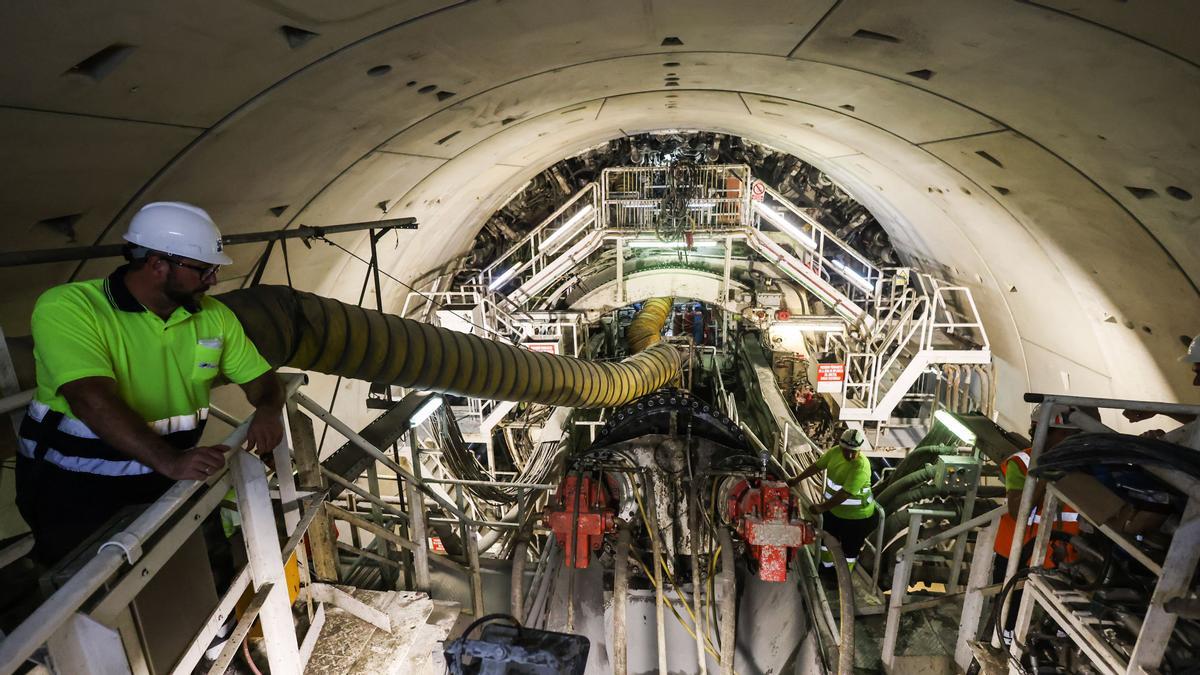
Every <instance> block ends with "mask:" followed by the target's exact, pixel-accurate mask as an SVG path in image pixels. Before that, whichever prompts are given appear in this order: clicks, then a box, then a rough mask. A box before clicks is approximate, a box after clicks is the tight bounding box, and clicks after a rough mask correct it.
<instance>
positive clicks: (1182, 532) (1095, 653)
mask: <svg viewBox="0 0 1200 675" xmlns="http://www.w3.org/2000/svg"><path fill="white" fill-rule="evenodd" d="M1025 399H1026V401H1028V402H1031V403H1044V404H1045V405H1043V406H1042V415H1041V419H1039V423H1038V431H1037V433H1036V434H1035V436H1034V442H1033V447H1032V449H1031V452H1030V454H1031V456H1032V460H1031V466H1037V461H1038V458H1039V456H1040V453H1041V450H1042V448H1043V447H1044V446H1045V440H1046V439H1045V436H1046V432H1045V429H1046V427H1047V426H1048V424H1047V423H1048V421H1049V415H1050V413H1051V412H1052V408H1053V404H1055V403H1060V404H1064V405H1069V406H1094V407H1097V408H1113V409H1119V410H1140V411H1148V412H1156V413H1161V414H1172V413H1174V414H1191V415H1198V414H1200V406H1196V405H1185V404H1175V403H1158V402H1152V401H1133V400H1123V399H1112V398H1090V397H1083V396H1065V395H1057V394H1054V395H1041V394H1026V396H1025ZM1197 424H1198V423H1197V422H1195V421H1193V422H1191V423H1190V425H1197ZM1085 425H1086V427H1087V428H1092V429H1093V430H1096V431H1101V430H1107V431H1111V430H1110V429H1107V427H1104V426H1103V425H1102V424H1100V423H1099V422H1096V423H1094V424H1090V423H1086V421H1085ZM1190 425H1188V426H1190ZM1197 429H1200V427H1197ZM1183 431H1184V432H1185V434H1184V436H1185V437H1184V438H1183V439H1181V440H1182V441H1183V442H1184V443H1189V444H1190V445H1189V447H1192V446H1194V445H1196V442H1197V441H1198V440H1200V439H1197V433H1196V430H1195V429H1187V428H1186V427H1185V428H1184V430H1183ZM1189 431H1191V433H1190V434H1189V433H1186V432H1189ZM1193 449H1200V448H1197V447H1193ZM1147 471H1149V472H1150V473H1152V474H1154V475H1155V476H1157V477H1158V478H1160V479H1162V480H1163V481H1164V482H1166V483H1168V484H1170V485H1171V486H1172V487H1174V488H1176V489H1178V490H1179V491H1181V492H1183V493H1184V494H1185V495H1187V503H1186V505H1185V507H1184V512H1183V517H1182V518H1181V520H1180V523H1179V527H1178V528H1177V529H1176V531H1175V533H1174V535H1173V536H1172V538H1171V544H1170V546H1169V548H1168V549H1167V554H1166V557H1165V558H1164V559H1163V563H1162V565H1161V567H1160V566H1158V565H1157V564H1156V563H1154V561H1152V560H1149V559H1148V558H1146V557H1145V555H1144V554H1141V552H1140V551H1129V549H1130V548H1131V544H1130V542H1128V541H1127V540H1125V538H1124V536H1123V535H1121V534H1120V533H1117V532H1116V531H1114V530H1113V529H1112V528H1111V527H1108V526H1107V525H1097V530H1098V531H1100V532H1101V533H1103V534H1105V535H1106V536H1107V537H1109V538H1110V539H1112V540H1113V542H1114V543H1116V544H1117V545H1119V546H1121V547H1122V548H1123V549H1125V550H1127V551H1128V552H1129V553H1130V554H1131V555H1132V557H1134V558H1135V559H1137V560H1138V561H1139V562H1140V563H1141V564H1142V565H1144V566H1145V567H1146V568H1147V569H1149V570H1150V571H1151V572H1152V573H1154V574H1156V575H1157V576H1158V577H1159V579H1158V583H1157V584H1156V585H1155V588H1154V592H1153V593H1152V595H1151V598H1150V606H1149V608H1148V609H1147V611H1146V614H1145V616H1144V617H1143V619H1142V628H1141V631H1140V632H1139V634H1138V639H1137V642H1136V643H1135V644H1134V648H1133V652H1132V654H1131V656H1130V658H1129V659H1128V661H1125V660H1124V659H1123V658H1121V657H1120V656H1119V655H1117V654H1115V652H1113V651H1112V649H1111V647H1109V646H1108V644H1107V643H1106V642H1105V641H1104V640H1103V639H1101V638H1100V637H1099V636H1097V635H1096V634H1095V633H1094V632H1093V631H1092V630H1091V629H1090V628H1089V627H1088V626H1087V624H1086V623H1085V622H1084V621H1082V620H1080V618H1079V617H1078V616H1077V612H1075V611H1073V610H1072V609H1071V607H1070V606H1069V605H1068V604H1067V603H1065V602H1063V600H1062V595H1061V593H1059V592H1057V591H1055V590H1054V589H1053V588H1051V587H1050V586H1049V585H1048V584H1047V583H1046V582H1045V581H1043V580H1042V579H1039V578H1037V577H1036V576H1033V577H1031V578H1030V581H1029V583H1027V584H1026V589H1029V590H1032V591H1033V592H1032V593H1030V592H1027V593H1025V595H1024V596H1023V597H1022V600H1021V606H1020V608H1019V610H1018V614H1017V623H1016V630H1015V631H1014V639H1013V643H1012V645H1011V647H1010V648H1009V652H1010V655H1011V656H1012V661H1017V662H1019V658H1020V656H1021V655H1022V653H1023V652H1024V650H1025V648H1026V645H1027V641H1028V635H1029V627H1030V621H1031V619H1032V617H1033V609H1034V606H1035V605H1041V606H1042V607H1043V608H1044V609H1046V610H1047V611H1049V612H1050V614H1051V615H1052V616H1054V618H1055V619H1056V622H1057V623H1059V627H1060V628H1061V629H1062V630H1064V631H1065V632H1067V634H1068V636H1069V637H1070V638H1071V639H1072V640H1073V641H1074V642H1075V643H1076V645H1078V646H1079V647H1080V648H1081V649H1083V650H1084V652H1085V653H1087V654H1088V656H1089V658H1091V659H1092V660H1093V662H1094V664H1095V665H1097V666H1098V667H1100V668H1102V669H1104V670H1107V671H1110V672H1115V673H1120V672H1124V673H1127V674H1130V675H1132V674H1135V673H1146V672H1154V671H1156V670H1158V668H1159V666H1160V664H1161V662H1162V658H1163V656H1164V655H1165V653H1166V648H1167V643H1168V641H1169V640H1170V637H1171V633H1172V631H1173V629H1174V627H1175V620H1176V616H1175V614H1174V613H1172V612H1169V611H1167V610H1166V604H1167V603H1168V602H1169V601H1171V600H1173V599H1176V598H1181V597H1186V596H1187V594H1188V593H1189V590H1190V584H1191V580H1192V579H1193V577H1194V575H1195V573H1196V569H1197V566H1198V564H1200V480H1197V479H1196V478H1194V477H1192V476H1190V475H1188V474H1185V473H1183V472H1180V471H1175V470H1173V469H1167V468H1161V467H1147ZM1035 483H1036V481H1032V480H1030V481H1026V482H1025V489H1024V491H1023V492H1022V495H1021V508H1020V511H1019V513H1018V517H1017V519H1016V521H1017V522H1016V524H1017V528H1016V531H1015V532H1014V534H1013V551H1011V552H1010V558H1009V565H1008V570H1007V574H1006V575H1005V582H1006V583H1007V581H1008V580H1009V578H1011V576H1012V574H1013V572H1014V571H1015V567H1016V564H1017V563H1018V562H1019V561H1017V560H1014V559H1013V558H1012V557H1011V554H1013V553H1015V551H1016V549H1017V548H1018V547H1019V545H1020V542H1021V541H1022V540H1023V537H1024V529H1025V528H1024V525H1025V522H1026V521H1027V520H1028V517H1029V513H1030V510H1031V508H1032V501H1033V499H1032V496H1033V495H1032V493H1033V490H1034V485H1035ZM1060 502H1065V499H1064V498H1063V495H1062V494H1061V493H1060V492H1059V491H1058V490H1057V489H1056V488H1055V487H1054V486H1053V485H1051V486H1048V487H1047V489H1046V503H1045V505H1044V508H1043V513H1044V516H1045V517H1044V518H1043V520H1044V521H1046V522H1049V521H1048V520H1047V517H1049V516H1053V515H1054V514H1057V512H1058V510H1059V503H1060ZM1080 514H1081V515H1082V516H1083V517H1084V518H1087V519H1088V520H1089V521H1090V520H1091V519H1090V518H1089V517H1088V514H1087V512H1085V511H1080ZM1093 524H1095V523H1094V522H1093ZM1051 531H1052V528H1050V527H1043V528H1039V529H1038V535H1037V537H1036V538H1035V540H1034V548H1033V555H1032V557H1031V560H1042V559H1043V558H1044V557H1045V555H1046V550H1047V548H1048V547H1049V541H1050V532H1051ZM1013 669H1015V666H1010V672H1011V671H1012V670H1013Z"/></svg>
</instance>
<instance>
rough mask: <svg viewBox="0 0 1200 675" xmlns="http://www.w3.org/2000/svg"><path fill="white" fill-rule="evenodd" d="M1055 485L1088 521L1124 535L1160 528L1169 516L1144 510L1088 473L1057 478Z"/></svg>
mask: <svg viewBox="0 0 1200 675" xmlns="http://www.w3.org/2000/svg"><path fill="white" fill-rule="evenodd" d="M1054 487H1056V488H1058V491H1059V492H1061V493H1063V494H1064V495H1066V497H1067V498H1068V499H1070V500H1071V502H1072V503H1074V504H1075V505H1076V506H1077V507H1078V508H1079V511H1080V512H1081V513H1082V514H1083V515H1084V517H1085V518H1087V519H1088V520H1089V521H1091V522H1093V523H1097V524H1100V525H1108V526H1109V527H1111V528H1113V529H1114V530H1116V531H1117V532H1122V533H1124V534H1143V533H1145V532H1151V531H1157V530H1158V529H1159V528H1160V527H1162V524H1163V522H1164V521H1165V520H1166V519H1167V514H1166V513H1161V512H1158V511H1148V510H1142V509H1139V508H1138V507H1136V506H1135V505H1133V504H1130V503H1128V502H1126V501H1125V500H1124V499H1121V497H1119V496H1118V495H1117V494H1116V493H1114V492H1113V491H1112V490H1109V489H1108V488H1107V487H1106V486H1105V485H1104V484H1103V483H1101V482H1100V481H1098V480H1096V479H1095V478H1094V477H1092V476H1090V475H1088V474H1084V473H1069V474H1067V475H1066V476H1063V477H1062V478H1060V479H1058V480H1057V481H1055V482H1054Z"/></svg>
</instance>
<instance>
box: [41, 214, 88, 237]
mask: <svg viewBox="0 0 1200 675" xmlns="http://www.w3.org/2000/svg"><path fill="white" fill-rule="evenodd" d="M82 217H83V214H82V213H72V214H70V215H66V216H55V217H54V218H44V219H42V220H39V221H38V222H37V224H38V226H39V227H44V228H47V229H49V230H51V231H53V232H57V233H58V234H61V235H64V236H65V237H66V238H67V240H68V241H75V223H78V222H79V219H80V218H82Z"/></svg>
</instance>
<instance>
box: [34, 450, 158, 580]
mask: <svg viewBox="0 0 1200 675" xmlns="http://www.w3.org/2000/svg"><path fill="white" fill-rule="evenodd" d="M172 482H173V481H171V479H169V478H167V477H165V476H161V475H159V474H157V473H150V474H145V475H142V476H100V475H96V474H90V473H80V472H76V471H67V470H65V469H60V468H59V467H57V466H55V465H53V464H51V463H49V462H46V461H39V460H35V459H29V458H28V457H25V456H23V455H18V456H17V508H18V509H19V510H20V511H21V517H22V518H24V519H25V522H26V523H27V524H28V525H29V529H31V530H33V536H34V544H33V558H34V560H37V561H38V562H40V563H42V564H43V565H46V566H48V567H49V566H51V565H53V564H54V563H56V562H58V561H59V560H61V559H62V558H63V557H64V556H66V555H67V554H68V553H70V552H71V551H72V550H73V549H74V548H75V547H76V546H78V545H79V544H80V543H82V542H83V541H84V540H85V539H87V538H88V537H90V536H91V535H92V534H93V533H95V532H96V531H97V530H99V529H100V528H101V527H102V526H103V525H104V524H105V523H107V522H108V521H109V519H111V518H112V517H113V516H114V515H115V514H116V513H117V512H118V511H120V510H121V509H122V508H124V507H126V506H130V505H133V504H149V503H151V502H153V501H154V500H156V499H158V498H159V497H160V496H162V494H163V492H166V490H167V488H169V487H170V486H171V484H172Z"/></svg>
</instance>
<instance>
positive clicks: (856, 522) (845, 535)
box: [821, 512, 879, 568]
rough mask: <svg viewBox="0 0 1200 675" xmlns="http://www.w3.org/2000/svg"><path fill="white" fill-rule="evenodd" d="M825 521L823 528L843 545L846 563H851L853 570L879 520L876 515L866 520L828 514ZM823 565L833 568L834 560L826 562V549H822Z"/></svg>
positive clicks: (830, 559) (825, 515) (830, 558)
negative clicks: (860, 552) (859, 553)
mask: <svg viewBox="0 0 1200 675" xmlns="http://www.w3.org/2000/svg"><path fill="white" fill-rule="evenodd" d="M823 518H824V520H823V521H822V522H823V525H822V527H823V528H824V529H825V531H826V532H828V533H829V534H832V535H833V536H834V537H836V538H837V540H838V543H839V544H841V545H842V555H844V556H846V562H848V563H850V565H851V568H853V565H854V563H855V562H857V561H858V552H859V551H861V550H862V546H863V542H864V541H866V540H867V535H868V534H870V533H871V532H872V531H873V530H874V529H875V525H876V524H878V521H879V519H878V518H876V517H875V514H874V513H872V514H871V515H869V516H867V517H866V518H853V519H851V518H838V517H837V516H835V515H833V514H832V513H829V512H826V513H825V514H824V516H823ZM821 552H822V556H821V565H822V566H824V567H833V558H832V557H829V558H828V560H826V557H827V556H826V555H824V554H825V547H824V546H822V547H821Z"/></svg>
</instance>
